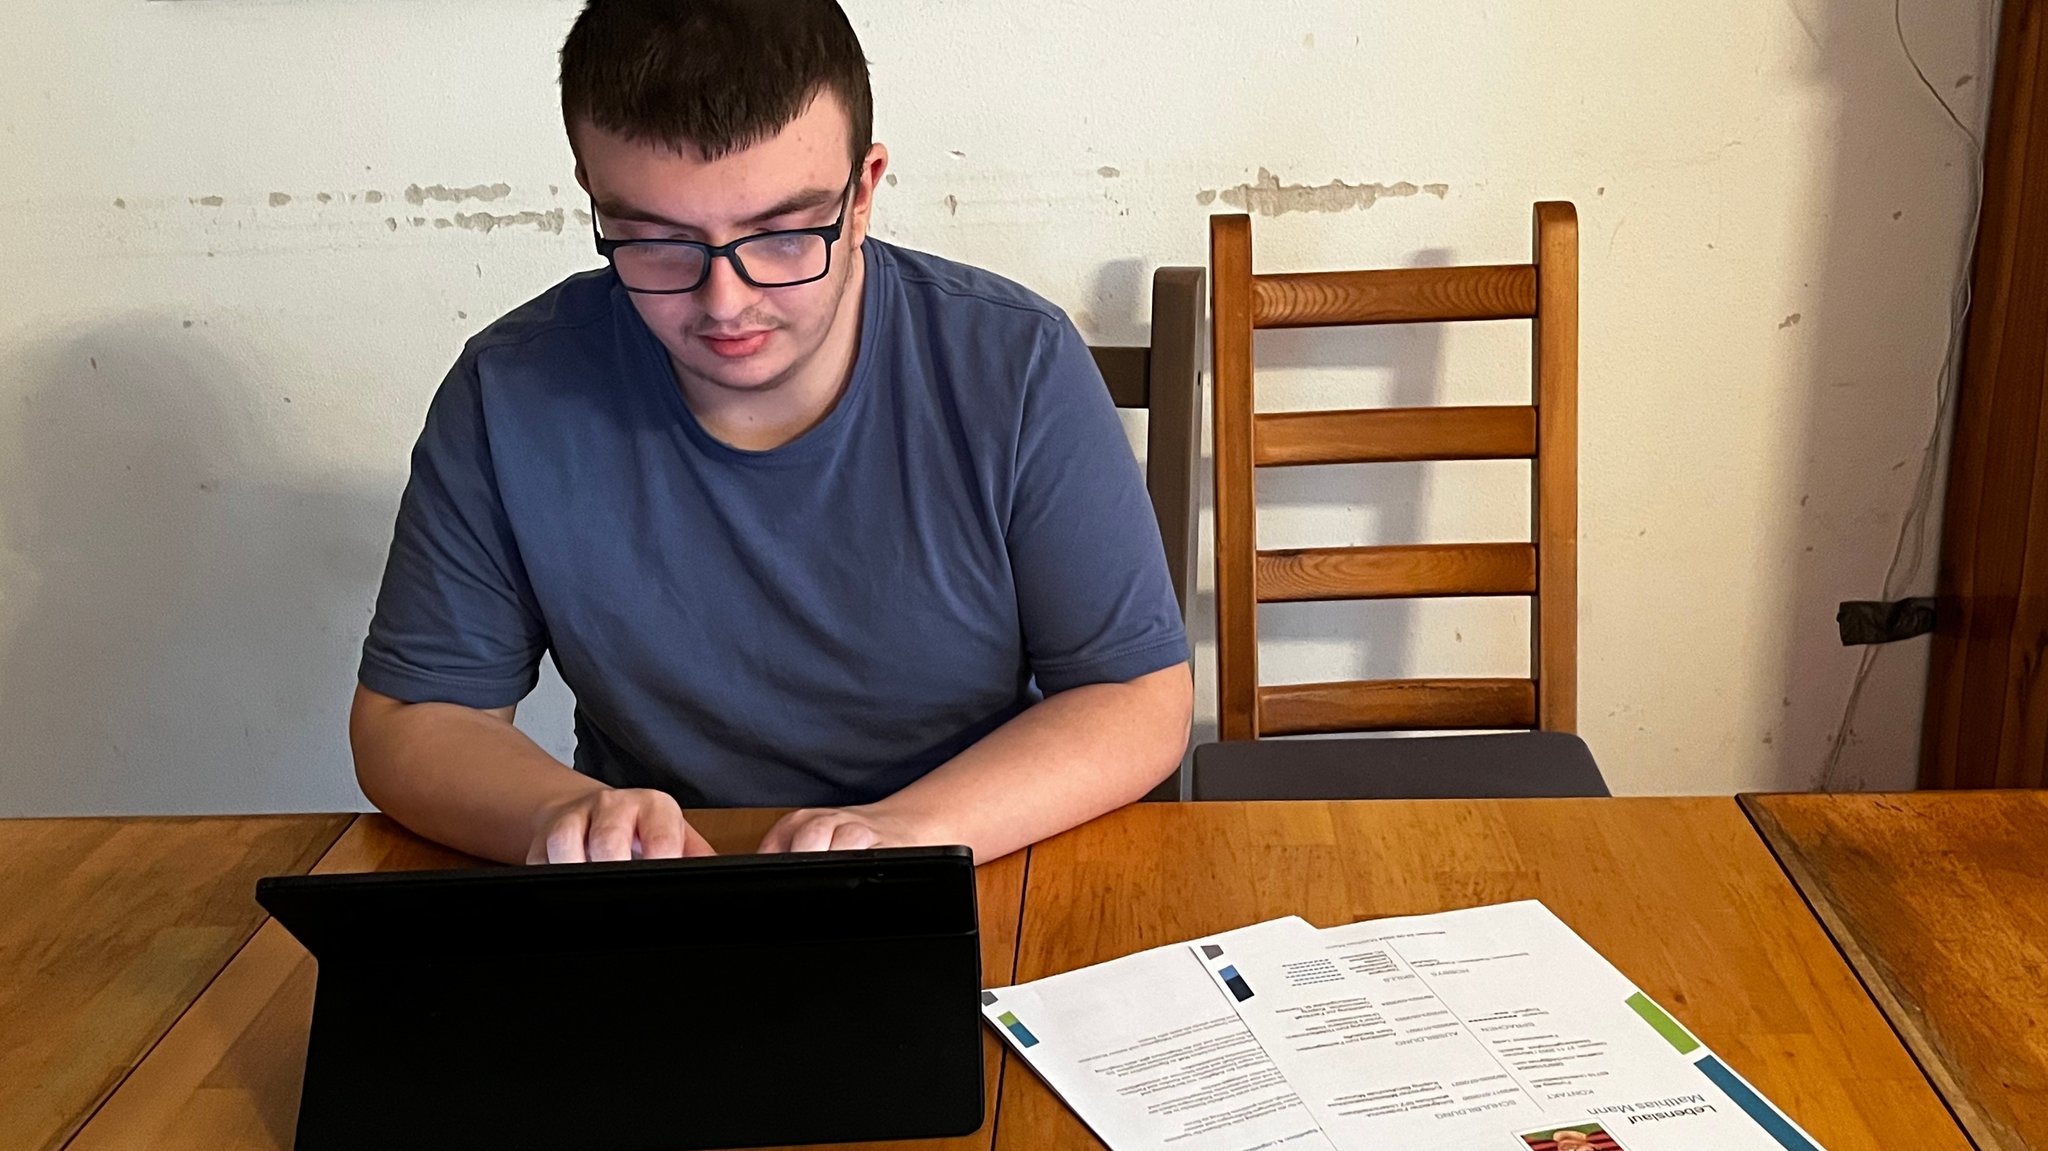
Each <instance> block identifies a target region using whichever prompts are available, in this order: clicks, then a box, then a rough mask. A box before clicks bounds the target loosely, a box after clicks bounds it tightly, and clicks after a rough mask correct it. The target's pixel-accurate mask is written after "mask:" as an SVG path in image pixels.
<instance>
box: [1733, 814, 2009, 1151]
mask: <svg viewBox="0 0 2048 1151" xmlns="http://www.w3.org/2000/svg"><path fill="white" fill-rule="evenodd" d="M1743 804H1744V806H1745V807H1746V808H1747V809H1748V811H1749V814H1750V817H1751V818H1752V819H1753V820H1755V822H1756V825H1757V829H1758V830H1759V831H1761V832H1762V833H1763V835H1764V838H1765V839H1767V840H1768V841H1769V842H1770V844H1771V847H1772V848H1773V849H1774V850H1775V851H1776V852H1777V853H1778V858H1779V859H1780V861H1782V862H1783V863H1784V865H1785V870H1786V871H1787V872H1788V873H1789V874H1790V875H1791V876H1792V878H1793V880H1794V881H1795V882H1796V883H1798V885H1799V889H1800V890H1801V891H1802V892H1804V893H1805V895H1806V898H1807V901H1808V902H1809V903H1811V904H1812V905H1813V909H1814V911H1815V913H1816V914H1818V915H1819V917H1820V920H1821V922H1822V923H1824V924H1826V925H1827V929H1828V930H1829V931H1830V932H1831V933H1832V934H1833V935H1834V938H1835V942H1836V943H1837V944H1839V945H1840V947H1841V949H1842V951H1843V953H1844V954H1846V955H1847V956H1848V957H1849V961H1850V962H1851V963H1853V964H1854V965H1855V967H1856V970H1857V972H1858V973H1859V974H1861V975H1862V976H1863V982H1864V985H1865V986H1866V987H1868V988H1869V990H1870V993H1871V995H1872V996H1873V997H1875V998H1876V1000H1877V1001H1878V1003H1879V1004H1880V1005H1882V1006H1883V1008H1884V1011H1885V1014H1886V1015H1887V1016H1889V1017H1890V1019H1891V1021H1892V1023H1893V1025H1894V1026H1895V1027H1897V1028H1898V1031H1899V1034H1900V1035H1901V1036H1902V1037H1903V1038H1904V1039H1905V1041H1906V1045H1907V1046H1908V1047H1910V1048H1911V1049H1912V1051H1913V1054H1914V1055H1915V1056H1917V1057H1918V1058H1919V1060H1920V1064H1921V1066H1923V1067H1925V1068H1926V1069H1927V1074H1928V1076H1929V1077H1930V1078H1932V1079H1933V1080H1934V1083H1935V1085H1936V1086H1937V1087H1938V1088H1940V1090H1941V1093H1942V1095H1943V1096H1944V1097H1945V1098H1947V1100H1948V1101H1949V1104H1950V1106H1952V1107H1953V1108H1954V1109H1955V1112H1956V1115H1957V1117H1958V1118H1959V1119H1960V1120H1961V1121H1962V1124H1963V1127H1964V1128H1965V1129H1966V1130H1967V1131H1968V1132H1969V1134H1970V1136H1971V1138H1973V1139H1974V1140H1975V1141H1976V1143H1977V1146H1978V1147H1980V1148H1983V1149H1984V1151H2024V1149H2027V1148H2048V792H2039V791H1984V792H1915V793H1911V794H1905V795H1754V796H1744V797H1743Z"/></svg>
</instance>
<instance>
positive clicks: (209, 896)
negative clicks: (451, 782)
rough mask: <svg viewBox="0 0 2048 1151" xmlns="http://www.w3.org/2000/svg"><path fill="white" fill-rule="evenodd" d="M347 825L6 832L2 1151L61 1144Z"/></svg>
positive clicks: (0, 919)
mask: <svg viewBox="0 0 2048 1151" xmlns="http://www.w3.org/2000/svg"><path fill="white" fill-rule="evenodd" d="M351 818H353V817H351V816H347V815H310V816H262V817H254V818H207V819H34V820H27V819H24V820H6V821H0V1147H5V1148H8V1149H9V1151H14V1149H16V1148H20V1149H23V1151H55V1149H56V1148H59V1147H62V1146H63V1145H64V1143H65V1141H66V1140H68V1139H70V1138H71V1136H72V1134H73V1133H74V1132H76V1131H77V1130H78V1127H79V1124H80V1123H82V1122H84V1120H85V1118H86V1117H87V1116H89V1115H91V1114H92V1113H93V1109H94V1108H96V1107H98V1106H99V1105H100V1102H101V1101H102V1100H104V1099H105V1098H106V1097H107V1095H108V1093H110V1092H111V1091H113V1089H114V1087H115V1085H116V1084H118V1083H120V1082H121V1078H122V1076H124V1075H126V1074H128V1071H129V1069H130V1068H132V1067H134V1066H135V1064H136V1061H137V1060H139V1059H141V1058H142V1056H143V1054H144V1053H145V1052H147V1051H148V1050H149V1048H150V1045H151V1044H153V1043H155V1042H156V1041H157V1039H158V1038H159V1037H161V1036H162V1035H163V1033H164V1032H165V1030H167V1029H168V1028H169V1027H170V1026H171V1023H172V1022H173V1021H174V1020H176V1019H177V1018H178V1014H179V1012H181V1011H183V1010H185V1007H186V1005H188V1004H190V1003H191V1002H192V1000H193V999H194V998H196V997H197V996H198V995H199V992H200V991H201V990H202V989H203V988H205V986H206V985H207V982H208V981H209V980H211V979H213V977H214V976H215V975H216V974H218V973H219V972H220V970H221V968H222V967H224V966H226V965H227V962H228V960H229V959H231V958H233V957H234V955H235V953H236V951H238V950H240V949H241V947H242V945H243V944H244V943H247V942H248V941H249V937H250V935H251V934H253V933H254V932H255V931H256V928H257V925H258V924H260V923H262V922H263V909H262V908H260V907H257V906H256V903H255V901H254V900H252V899H251V898H250V895H251V893H252V892H254V891H255V889H256V880H257V878H258V877H260V876H264V875H281V874H285V873H298V872H303V871H305V870H306V869H307V868H309V867H311V866H313V861H314V860H317V859H319V858H320V854H321V853H322V852H324V851H326V850H327V849H328V847H329V846H331V845H332V844H333V843H334V841H335V839H336V837H338V836H339V835H340V834H341V832H342V829H343V828H345V827H347V826H348V823H349V820H350V819H351Z"/></svg>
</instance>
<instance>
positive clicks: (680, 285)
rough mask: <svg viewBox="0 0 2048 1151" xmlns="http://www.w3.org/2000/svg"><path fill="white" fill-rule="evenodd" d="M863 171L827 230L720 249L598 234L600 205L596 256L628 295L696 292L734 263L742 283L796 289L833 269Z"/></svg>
mask: <svg viewBox="0 0 2048 1151" xmlns="http://www.w3.org/2000/svg"><path fill="white" fill-rule="evenodd" d="M859 178H860V169H859V168H855V169H854V171H853V175H851V176H849V177H847V180H846V188H845V189H844V190H843V191H841V192H840V194H839V216H838V218H837V219H835V220H833V221H832V222H831V223H829V224H826V225H825V226H824V227H822V228H786V229H783V230H782V231H777V232H759V233H756V234H754V235H752V236H741V237H740V238H739V239H737V240H734V241H733V242H731V243H730V244H720V245H717V246H716V247H714V246H712V245H710V244H705V243H700V242H698V241H696V240H607V239H605V238H604V237H603V236H602V235H600V234H598V230H597V211H596V207H595V205H593V206H592V209H591V213H590V235H591V238H592V239H594V240H596V241H597V254H598V255H600V256H603V257H604V258H605V259H606V260H609V261H610V262H611V265H612V270H613V271H614V272H616V273H618V277H619V283H620V284H621V285H623V286H624V287H625V289H626V290H627V291H629V292H641V293H645V294H648V295H657V296H673V295H680V294H682V293H684V292H694V291H696V290H697V289H698V288H701V287H703V286H704V281H705V280H708V279H710V278H711V262H712V261H713V260H717V259H720V258H723V259H726V260H729V261H731V263H732V270H733V271H735V272H738V273H739V276H740V279H742V280H745V281H746V282H747V283H749V284H752V285H753V286H754V287H756V288H793V287H795V286H797V285H798V284H809V283H814V282H816V281H818V280H822V279H824V278H825V277H826V275H827V274H829V273H830V272H831V271H832V249H833V248H834V247H835V246H836V245H837V244H838V243H839V234H840V231H841V229H842V228H843V227H844V226H845V224H846V210H847V205H848V199H849V197H850V196H851V195H852V193H853V185H854V181H855V180H857V179H859Z"/></svg>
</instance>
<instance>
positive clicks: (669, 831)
mask: <svg viewBox="0 0 2048 1151" xmlns="http://www.w3.org/2000/svg"><path fill="white" fill-rule="evenodd" d="M681 854H683V813H682V812H680V811H677V810H676V809H675V808H673V807H669V806H667V805H665V804H659V803H650V804H648V805H647V807H646V809H645V810H643V811H642V812H641V813H640V858H642V859H674V858H676V857H677V856H679V855H681Z"/></svg>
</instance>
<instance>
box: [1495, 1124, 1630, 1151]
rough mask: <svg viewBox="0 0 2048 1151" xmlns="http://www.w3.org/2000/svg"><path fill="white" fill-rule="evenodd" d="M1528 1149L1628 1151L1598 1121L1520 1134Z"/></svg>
mask: <svg viewBox="0 0 2048 1151" xmlns="http://www.w3.org/2000/svg"><path fill="white" fill-rule="evenodd" d="M1520 1138H1521V1140H1522V1142H1523V1143H1525V1144H1527V1145H1528V1147H1529V1151H1628V1148H1626V1147H1623V1146H1622V1145H1621V1141H1620V1140H1619V1139H1616V1138H1615V1137H1614V1136H1612V1135H1610V1134H1608V1133H1607V1128H1605V1127H1602V1126H1601V1125H1600V1124H1598V1123H1574V1124H1572V1125H1571V1126H1569V1127H1545V1128H1544V1129H1543V1130H1541V1131H1529V1132H1525V1133H1523V1134H1522V1135H1521V1136H1520Z"/></svg>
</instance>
